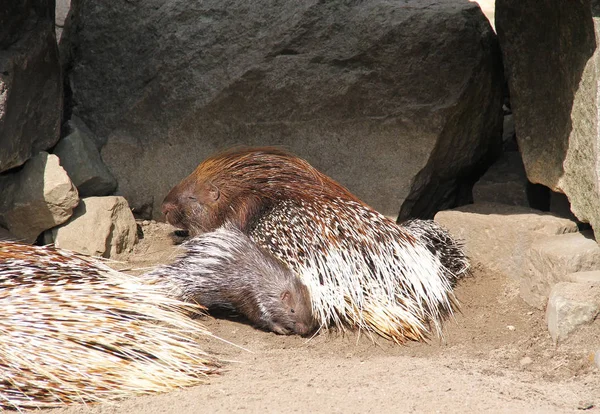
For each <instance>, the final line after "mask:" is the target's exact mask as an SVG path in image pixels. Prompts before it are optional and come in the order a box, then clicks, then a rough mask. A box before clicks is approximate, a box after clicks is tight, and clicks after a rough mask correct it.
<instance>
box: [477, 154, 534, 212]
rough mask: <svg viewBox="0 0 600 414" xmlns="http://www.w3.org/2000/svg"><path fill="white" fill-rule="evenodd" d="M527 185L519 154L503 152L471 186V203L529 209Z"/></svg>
mask: <svg viewBox="0 0 600 414" xmlns="http://www.w3.org/2000/svg"><path fill="white" fill-rule="evenodd" d="M527 183H528V181H527V176H526V175H525V169H524V168H523V161H521V154H519V153H518V152H516V151H512V152H505V153H504V154H502V156H501V157H500V158H499V159H498V160H497V161H496V162H495V163H494V164H493V165H492V166H491V167H490V168H489V169H488V170H487V172H486V173H485V174H484V175H483V176H482V177H481V178H480V179H479V181H477V183H475V185H474V186H473V201H474V202H475V203H486V202H488V203H500V204H510V205H515V206H525V207H529V202H528V201H527Z"/></svg>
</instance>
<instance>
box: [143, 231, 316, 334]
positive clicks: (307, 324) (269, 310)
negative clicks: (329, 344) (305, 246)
mask: <svg viewBox="0 0 600 414" xmlns="http://www.w3.org/2000/svg"><path fill="white" fill-rule="evenodd" d="M183 249H184V253H183V254H182V255H181V256H180V257H178V258H177V259H176V260H175V262H173V263H172V264H169V265H164V266H160V267H158V268H157V269H155V270H153V271H151V272H150V273H147V274H146V277H150V278H155V279H157V280H158V281H159V283H163V284H164V285H165V286H166V287H167V288H168V289H169V291H170V293H171V294H172V295H173V296H175V297H177V298H179V299H182V300H185V301H193V302H197V303H199V304H201V305H202V306H205V307H207V308H209V309H210V308H214V307H217V308H223V307H225V308H230V309H233V310H236V311H237V312H239V313H241V314H242V315H244V316H246V317H247V318H248V320H249V321H250V322H252V323H253V324H254V325H256V326H257V327H259V328H262V329H267V330H270V331H273V332H275V333H278V334H283V335H287V334H292V333H296V334H299V335H306V334H309V333H311V332H312V331H314V330H315V329H316V321H315V319H314V318H313V317H312V312H311V302H310V296H309V293H308V289H307V288H306V286H304V284H303V283H302V282H301V281H300V279H299V278H298V277H297V276H296V275H295V274H294V273H293V272H292V271H291V270H290V269H289V268H288V267H287V266H285V265H284V264H283V263H282V262H281V261H279V260H278V259H276V258H275V257H273V255H271V254H270V253H268V252H266V251H264V250H263V249H262V248H260V247H259V246H257V245H256V244H255V243H254V242H253V241H252V240H250V239H249V238H248V237H247V236H246V235H245V234H243V233H242V232H241V231H240V230H239V229H237V228H236V227H234V226H228V227H226V228H225V227H222V228H218V229H217V230H215V231H213V232H210V233H205V234H202V235H200V236H197V237H194V238H192V239H190V240H188V241H187V242H186V243H185V244H184V245H183Z"/></svg>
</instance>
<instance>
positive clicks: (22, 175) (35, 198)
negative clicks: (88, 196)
mask: <svg viewBox="0 0 600 414" xmlns="http://www.w3.org/2000/svg"><path fill="white" fill-rule="evenodd" d="M0 194H2V197H0V224H2V225H3V226H5V227H6V228H7V229H8V230H9V231H10V232H11V233H12V234H13V235H14V236H15V237H17V238H18V239H19V240H22V241H24V242H27V243H32V242H34V241H35V239H36V238H37V237H38V236H39V234H40V233H41V232H43V231H44V230H47V229H49V228H51V227H54V226H56V225H58V224H61V223H64V222H65V221H66V220H67V219H68V218H69V217H71V215H72V214H73V208H75V206H77V203H78V202H79V196H78V194H77V189H76V188H75V186H74V185H73V183H72V182H71V180H70V179H69V176H68V175H67V173H66V172H65V170H64V169H63V168H62V167H61V166H60V163H59V159H58V157H57V156H56V155H52V154H48V153H46V152H41V153H39V154H38V155H36V156H35V157H33V158H31V159H30V160H29V161H28V162H27V163H26V164H25V166H24V167H23V169H22V170H20V171H19V172H16V173H14V174H9V175H7V176H3V177H2V178H1V179H0Z"/></svg>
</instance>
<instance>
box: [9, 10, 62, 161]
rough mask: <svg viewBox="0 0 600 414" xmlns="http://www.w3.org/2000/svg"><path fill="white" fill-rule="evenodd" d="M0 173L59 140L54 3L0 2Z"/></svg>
mask: <svg viewBox="0 0 600 414" xmlns="http://www.w3.org/2000/svg"><path fill="white" fill-rule="evenodd" d="M0 51H1V53H0V172H2V171H5V170H8V169H10V168H13V167H17V166H19V165H21V164H23V163H24V162H25V161H27V160H28V159H29V158H30V157H31V156H32V155H33V154H35V153H37V152H39V151H41V150H46V149H48V148H50V147H52V146H53V145H54V144H56V142H57V141H58V139H59V137H60V135H59V134H60V121H61V116H62V102H63V88H62V85H63V81H62V76H61V69H60V65H59V62H58V48H57V45H56V38H55V34H54V1H52V0H23V1H11V0H8V1H6V0H3V1H1V2H0Z"/></svg>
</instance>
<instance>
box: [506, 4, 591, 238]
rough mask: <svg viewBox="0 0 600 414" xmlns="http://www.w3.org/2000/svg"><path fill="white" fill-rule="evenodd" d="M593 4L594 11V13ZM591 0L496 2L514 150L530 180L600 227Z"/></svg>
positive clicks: (579, 216)
mask: <svg viewBox="0 0 600 414" xmlns="http://www.w3.org/2000/svg"><path fill="white" fill-rule="evenodd" d="M593 9H594V11H593ZM596 9H597V7H596V6H595V4H592V2H590V0H581V1H568V2H565V1H561V0H542V1H522V0H497V2H496V29H497V31H498V36H499V39H500V44H501V47H502V53H503V55H504V65H505V71H506V75H507V79H508V86H509V89H510V97H511V105H512V110H513V113H514V120H515V128H516V133H517V139H518V143H519V148H520V150H521V152H522V155H523V162H524V165H525V169H526V171H527V176H528V178H529V180H530V181H531V182H534V183H540V184H543V185H545V186H547V187H549V188H551V189H552V190H553V191H557V192H562V193H564V194H566V195H567V196H568V198H569V201H570V202H571V209H572V211H573V213H574V214H575V215H576V216H577V218H578V219H580V220H582V221H584V222H589V223H591V225H592V227H593V228H594V229H595V232H596V238H598V231H600V208H598V206H600V176H599V172H598V171H599V168H598V166H599V165H600V133H599V132H598V131H599V130H600V129H599V128H600V124H599V114H600V107H599V102H600V74H599V69H600V67H599V63H600V61H599V59H600V57H599V55H598V50H597V45H598V44H600V30H599V28H600V26H599V24H600V20H599V18H598V17H594V16H600V14H599V13H598V10H596Z"/></svg>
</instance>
